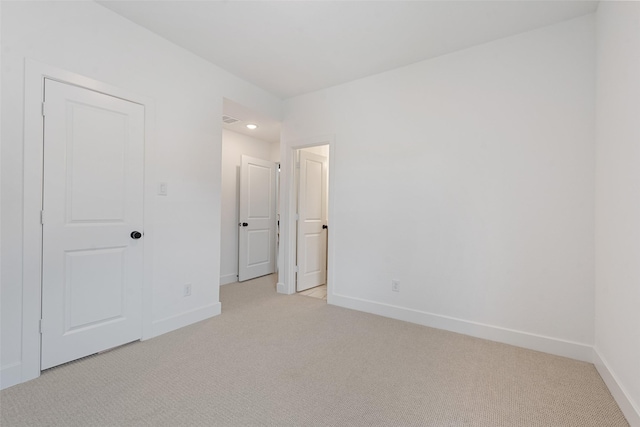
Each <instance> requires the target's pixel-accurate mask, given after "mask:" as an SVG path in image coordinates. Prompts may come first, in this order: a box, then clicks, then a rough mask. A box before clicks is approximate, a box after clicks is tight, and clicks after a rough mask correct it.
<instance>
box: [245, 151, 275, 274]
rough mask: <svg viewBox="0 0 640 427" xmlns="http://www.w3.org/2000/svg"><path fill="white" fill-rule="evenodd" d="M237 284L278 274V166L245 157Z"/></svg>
mask: <svg viewBox="0 0 640 427" xmlns="http://www.w3.org/2000/svg"><path fill="white" fill-rule="evenodd" d="M238 228H239V241H238V250H239V254H238V281H240V282H243V281H245V280H249V279H253V278H255V277H259V276H264V275H267V274H271V273H275V271H276V164H275V163H273V162H270V161H267V160H262V159H256V158H254V157H249V156H245V155H243V156H242V165H241V166H240V218H239V223H238Z"/></svg>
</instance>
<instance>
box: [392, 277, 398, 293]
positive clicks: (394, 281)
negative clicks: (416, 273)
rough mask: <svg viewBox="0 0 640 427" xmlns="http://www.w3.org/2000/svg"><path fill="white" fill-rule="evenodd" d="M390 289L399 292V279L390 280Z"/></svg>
mask: <svg viewBox="0 0 640 427" xmlns="http://www.w3.org/2000/svg"><path fill="white" fill-rule="evenodd" d="M391 290H392V291H393V292H400V281H399V280H392V281H391Z"/></svg>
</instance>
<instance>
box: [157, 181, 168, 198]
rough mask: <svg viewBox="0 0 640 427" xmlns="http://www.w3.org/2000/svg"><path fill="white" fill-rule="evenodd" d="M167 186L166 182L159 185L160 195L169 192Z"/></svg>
mask: <svg viewBox="0 0 640 427" xmlns="http://www.w3.org/2000/svg"><path fill="white" fill-rule="evenodd" d="M167 186H168V185H167V183H166V182H161V183H160V185H158V195H160V196H166V195H167V193H168V190H167Z"/></svg>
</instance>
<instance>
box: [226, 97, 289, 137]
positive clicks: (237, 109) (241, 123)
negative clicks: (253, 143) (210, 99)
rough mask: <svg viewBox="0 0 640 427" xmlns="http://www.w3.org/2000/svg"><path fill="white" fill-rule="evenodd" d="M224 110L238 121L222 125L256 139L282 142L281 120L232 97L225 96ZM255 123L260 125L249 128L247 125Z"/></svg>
mask: <svg viewBox="0 0 640 427" xmlns="http://www.w3.org/2000/svg"><path fill="white" fill-rule="evenodd" d="M222 112H223V114H224V115H226V116H231V117H233V118H235V119H237V120H238V121H237V122H235V123H231V124H227V123H224V122H223V123H222V127H224V128H225V129H228V130H232V131H234V132H238V133H242V134H244V135H248V136H251V137H253V138H256V139H261V140H262V141H267V142H275V143H278V142H280V122H279V121H277V120H274V119H272V118H271V117H267V116H265V115H264V114H260V113H258V112H256V111H254V110H252V109H251V108H248V107H245V106H244V105H241V104H238V103H237V102H234V101H232V100H230V99H227V98H224V100H223V103H222ZM250 123H253V124H255V125H258V128H257V129H254V130H251V129H247V125H248V124H250Z"/></svg>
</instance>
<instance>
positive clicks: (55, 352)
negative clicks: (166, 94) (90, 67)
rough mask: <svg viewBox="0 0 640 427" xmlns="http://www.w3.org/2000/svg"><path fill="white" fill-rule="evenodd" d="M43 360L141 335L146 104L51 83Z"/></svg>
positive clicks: (57, 360) (60, 359)
mask: <svg viewBox="0 0 640 427" xmlns="http://www.w3.org/2000/svg"><path fill="white" fill-rule="evenodd" d="M43 113H44V115H45V117H44V196H43V236H42V238H43V254H42V359H41V368H42V369H47V368H50V367H52V366H56V365H59V364H61V363H65V362H68V361H71V360H75V359H78V358H81V357H84V356H87V355H90V354H93V353H96V352H99V351H102V350H106V349H108V348H111V347H115V346H118V345H121V344H125V343H128V342H131V341H135V340H137V339H140V337H141V334H142V316H141V305H142V304H141V303H142V268H143V239H142V238H140V237H142V236H138V235H136V234H133V235H132V233H133V232H139V233H140V234H142V231H143V229H142V225H143V222H142V220H143V217H142V208H143V155H144V107H143V106H141V105H139V104H134V103H132V102H129V101H125V100H122V99H119V98H115V97H112V96H109V95H105V94H101V93H98V92H94V91H91V90H88V89H83V88H79V87H76V86H72V85H68V84H64V83H59V82H56V81H52V80H48V79H47V80H46V81H45V104H44V108H43Z"/></svg>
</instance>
